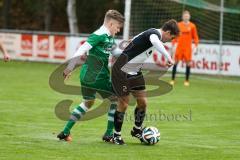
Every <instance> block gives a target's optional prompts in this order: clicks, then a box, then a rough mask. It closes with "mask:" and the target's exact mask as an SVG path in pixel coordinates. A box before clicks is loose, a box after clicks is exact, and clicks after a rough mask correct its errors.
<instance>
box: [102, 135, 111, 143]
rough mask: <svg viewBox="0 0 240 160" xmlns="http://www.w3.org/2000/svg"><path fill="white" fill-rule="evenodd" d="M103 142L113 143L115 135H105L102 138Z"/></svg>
mask: <svg viewBox="0 0 240 160" xmlns="http://www.w3.org/2000/svg"><path fill="white" fill-rule="evenodd" d="M102 140H103V141H104V142H112V140H113V135H107V134H104V135H103V136H102Z"/></svg>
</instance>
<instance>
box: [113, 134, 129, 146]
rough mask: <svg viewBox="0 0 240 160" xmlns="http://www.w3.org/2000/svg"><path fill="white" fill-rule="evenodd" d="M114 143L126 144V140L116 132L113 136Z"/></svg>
mask: <svg viewBox="0 0 240 160" xmlns="http://www.w3.org/2000/svg"><path fill="white" fill-rule="evenodd" d="M113 143H114V144H117V145H126V144H125V142H124V141H123V139H122V137H121V135H118V134H115V133H114V136H113Z"/></svg>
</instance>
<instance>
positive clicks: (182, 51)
mask: <svg viewBox="0 0 240 160" xmlns="http://www.w3.org/2000/svg"><path fill="white" fill-rule="evenodd" d="M174 59H175V61H184V62H188V61H191V60H192V51H191V49H187V48H177V49H176V53H175V56H174Z"/></svg>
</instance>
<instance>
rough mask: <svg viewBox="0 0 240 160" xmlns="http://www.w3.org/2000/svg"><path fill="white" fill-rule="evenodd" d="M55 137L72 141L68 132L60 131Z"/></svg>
mask: <svg viewBox="0 0 240 160" xmlns="http://www.w3.org/2000/svg"><path fill="white" fill-rule="evenodd" d="M57 138H58V139H59V140H64V141H67V142H71V141H72V137H71V135H70V134H64V133H63V132H60V133H59V134H58V135H57Z"/></svg>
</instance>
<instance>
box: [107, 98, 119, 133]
mask: <svg viewBox="0 0 240 160" xmlns="http://www.w3.org/2000/svg"><path fill="white" fill-rule="evenodd" d="M116 108H117V102H112V103H111V105H110V108H109V111H108V123H107V130H106V132H105V135H109V136H110V135H112V134H113V128H114V113H115V111H116Z"/></svg>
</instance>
